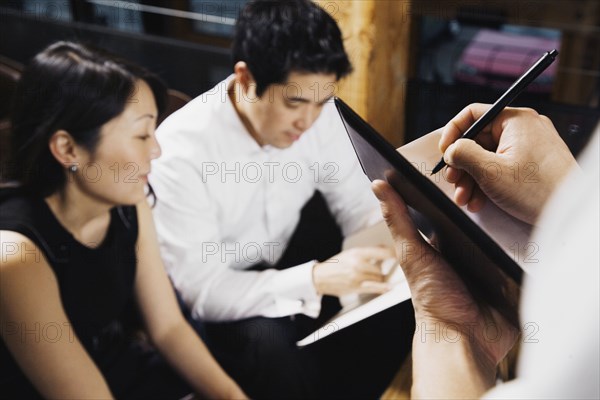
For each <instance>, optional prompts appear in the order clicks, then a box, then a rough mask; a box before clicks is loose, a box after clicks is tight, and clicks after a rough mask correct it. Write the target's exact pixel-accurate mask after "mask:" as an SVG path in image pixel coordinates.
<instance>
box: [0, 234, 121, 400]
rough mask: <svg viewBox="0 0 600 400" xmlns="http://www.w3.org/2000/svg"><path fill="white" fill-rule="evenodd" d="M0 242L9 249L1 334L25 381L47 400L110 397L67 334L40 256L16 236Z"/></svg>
mask: <svg viewBox="0 0 600 400" xmlns="http://www.w3.org/2000/svg"><path fill="white" fill-rule="evenodd" d="M0 237H1V238H2V240H1V245H2V249H3V250H5V249H9V250H10V251H6V252H4V251H3V253H2V257H1V259H0V276H1V277H2V279H0V323H1V324H2V325H1V326H2V327H3V329H1V330H0V332H1V334H2V340H4V343H6V346H7V347H8V349H9V351H10V352H11V354H12V355H13V357H14V358H15V360H16V362H17V364H18V365H19V367H20V368H21V370H22V371H23V373H24V374H25V376H26V377H27V378H28V379H29V381H30V382H31V383H32V384H33V386H35V388H36V389H37V390H38V392H39V393H40V394H41V395H42V396H43V397H46V398H57V399H58V398H61V399H67V398H69V399H85V398H89V399H107V398H112V394H111V393H110V389H109V388H108V385H107V383H106V381H105V380H104V378H103V376H102V375H101V373H100V371H99V370H98V368H97V367H96V365H95V364H94V362H93V361H92V359H91V358H90V356H89V355H88V354H87V352H86V351H85V349H84V348H83V346H82V345H81V343H80V342H79V340H78V338H77V336H76V335H75V332H74V331H73V329H72V326H71V324H70V322H69V319H68V318H67V316H66V314H65V311H64V309H63V306H62V303H61V300H60V293H59V289H58V283H57V281H56V277H55V276H54V272H53V271H52V269H51V268H50V266H49V265H48V262H47V261H46V259H45V258H44V256H43V255H42V252H41V251H40V250H39V249H38V248H37V247H36V246H35V244H34V243H33V242H32V241H31V240H29V239H28V238H26V237H25V236H23V235H20V234H18V233H15V232H11V231H2V232H0Z"/></svg>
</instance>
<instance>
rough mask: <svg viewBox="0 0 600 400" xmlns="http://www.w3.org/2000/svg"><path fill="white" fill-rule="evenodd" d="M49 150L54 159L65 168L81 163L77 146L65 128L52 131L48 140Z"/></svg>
mask: <svg viewBox="0 0 600 400" xmlns="http://www.w3.org/2000/svg"><path fill="white" fill-rule="evenodd" d="M48 146H49V147H50V152H51V153H52V155H53V156H54V158H56V160H57V161H58V162H59V163H60V164H61V165H62V166H63V167H64V168H65V169H67V168H73V166H75V167H77V166H79V165H81V164H82V161H83V160H82V159H81V158H82V157H81V154H80V153H81V152H80V150H79V147H78V146H77V144H76V143H75V140H74V139H73V137H72V136H71V135H70V134H69V132H67V131H65V130H59V131H56V132H54V134H53V135H52V136H51V137H50V140H49V142H48Z"/></svg>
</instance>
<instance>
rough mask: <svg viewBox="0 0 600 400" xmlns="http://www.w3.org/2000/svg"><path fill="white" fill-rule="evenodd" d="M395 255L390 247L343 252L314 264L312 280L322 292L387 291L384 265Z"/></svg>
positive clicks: (335, 294) (331, 294) (336, 293)
mask: <svg viewBox="0 0 600 400" xmlns="http://www.w3.org/2000/svg"><path fill="white" fill-rule="evenodd" d="M390 258H395V254H394V252H393V251H392V250H391V249H387V248H384V247H361V248H355V249H350V250H346V251H342V252H341V253H339V254H337V255H335V256H334V257H331V258H330V259H329V260H327V261H324V262H322V263H317V264H315V266H314V267H313V281H314V284H315V288H316V289H317V292H318V293H319V294H326V295H330V296H343V295H345V294H349V293H385V292H387V291H388V290H389V285H388V284H387V283H386V282H384V280H385V275H383V273H382V272H381V264H382V263H383V262H384V261H385V260H387V259H390Z"/></svg>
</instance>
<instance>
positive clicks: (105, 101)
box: [11, 42, 166, 197]
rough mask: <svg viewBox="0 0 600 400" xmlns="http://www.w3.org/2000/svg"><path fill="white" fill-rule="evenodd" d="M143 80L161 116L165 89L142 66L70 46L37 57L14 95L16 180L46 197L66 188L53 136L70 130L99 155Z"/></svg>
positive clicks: (62, 45) (54, 46) (53, 47)
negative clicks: (112, 123) (105, 130)
mask: <svg viewBox="0 0 600 400" xmlns="http://www.w3.org/2000/svg"><path fill="white" fill-rule="evenodd" d="M140 79H141V80H144V81H145V82H146V83H147V84H148V86H150V88H151V90H152V92H153V94H154V98H155V101H156V106H157V108H158V112H159V114H160V113H161V112H162V111H163V110H164V108H165V103H166V87H165V85H164V84H163V83H162V81H161V80H160V79H159V78H158V77H157V76H155V75H153V74H151V73H150V72H148V71H146V70H145V69H143V68H141V67H138V66H136V65H134V64H132V63H129V62H127V61H125V60H121V59H118V58H116V57H114V56H112V55H110V54H108V53H106V52H104V51H102V50H97V49H92V48H91V47H88V46H84V45H82V44H78V43H71V42H57V43H54V44H52V45H50V46H49V47H47V48H46V49H44V50H43V51H42V52H41V53H39V54H37V55H36V56H35V57H34V58H33V60H32V61H31V62H30V63H29V65H28V66H27V67H26V68H25V70H24V71H23V75H22V76H21V80H20V81H19V84H18V86H17V89H16V93H15V96H14V102H13V108H12V115H11V125H12V140H11V145H12V150H13V152H12V155H13V160H14V165H15V168H14V171H13V176H12V178H13V179H15V180H17V181H18V182H19V183H20V184H21V185H22V187H23V188H24V189H25V190H27V191H28V192H30V193H32V194H34V195H37V196H41V197H46V196H49V195H50V194H52V193H54V192H55V191H57V190H59V189H61V188H62V187H63V186H64V184H65V182H66V171H65V170H64V167H63V166H62V165H61V164H60V163H59V162H58V161H57V160H56V159H55V158H54V156H53V155H52V153H51V152H50V149H49V146H48V144H49V139H50V138H51V136H52V135H53V134H54V133H55V132H56V131H58V130H65V131H67V132H68V133H69V134H70V135H71V136H72V137H73V139H74V140H75V142H76V143H77V144H79V145H81V146H83V147H84V148H85V149H86V150H88V151H89V152H94V150H95V148H96V145H97V144H98V142H99V139H100V128H101V126H102V125H103V124H105V123H106V122H108V121H109V120H111V119H113V118H114V117H116V116H117V115H119V114H121V112H123V110H124V109H125V106H126V104H127V102H128V101H129V100H130V99H131V98H132V96H135V93H134V90H135V88H136V85H135V83H136V81H137V80H140Z"/></svg>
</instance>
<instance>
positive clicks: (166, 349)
mask: <svg viewBox="0 0 600 400" xmlns="http://www.w3.org/2000/svg"><path fill="white" fill-rule="evenodd" d="M137 209H138V220H139V232H140V234H139V238H138V243H137V244H138V245H137V256H138V257H137V259H138V269H137V276H136V283H135V292H136V298H137V302H138V305H139V307H140V310H141V313H142V316H143V319H144V322H145V324H146V327H147V329H148V333H149V335H150V338H151V339H152V342H153V343H154V345H155V346H156V347H157V348H158V350H159V351H160V352H161V354H163V356H164V357H165V358H166V359H167V361H168V362H169V363H170V364H171V365H172V366H173V367H174V368H175V369H176V370H177V371H178V372H179V373H180V374H181V375H182V376H183V377H184V378H185V379H186V380H187V381H188V382H189V383H190V384H191V385H192V387H193V388H194V390H196V391H197V392H198V393H201V394H203V395H204V396H207V397H210V398H220V399H225V398H236V399H239V398H245V397H246V395H245V394H244V392H242V390H241V389H240V388H239V387H238V385H237V384H236V383H235V382H234V381H233V380H232V379H231V378H230V377H229V376H228V375H227V374H226V373H225V371H224V370H223V369H222V368H221V366H220V365H219V364H218V363H217V362H216V360H215V359H214V358H213V356H212V355H211V354H210V352H209V350H208V348H207V347H206V346H205V345H204V343H203V342H202V340H201V339H200V338H199V337H198V336H197V335H196V333H195V332H194V331H193V330H192V328H191V327H190V326H189V324H188V323H187V321H185V319H184V318H183V315H182V314H181V311H180V310H179V306H178V304H177V301H176V299H175V293H174V291H173V288H172V287H171V283H170V282H169V279H168V278H167V275H166V272H165V270H164V268H163V264H162V261H161V258H160V253H159V249H158V240H157V238H156V231H155V228H154V222H153V221H152V214H151V211H150V208H149V206H148V204H147V203H146V202H143V203H141V204H139V205H138V207H137Z"/></svg>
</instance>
